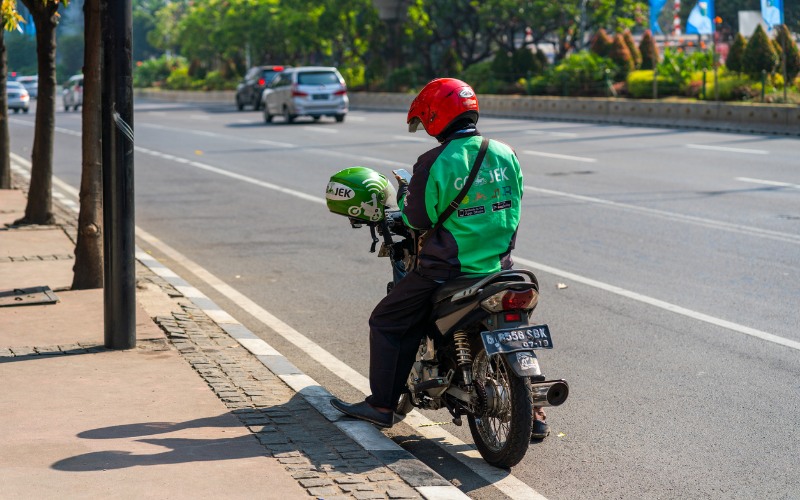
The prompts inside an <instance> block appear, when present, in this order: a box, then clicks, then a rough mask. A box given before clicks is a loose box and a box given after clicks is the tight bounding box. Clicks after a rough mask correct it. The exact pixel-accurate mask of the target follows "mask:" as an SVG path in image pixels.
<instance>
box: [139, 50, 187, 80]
mask: <svg viewBox="0 0 800 500" xmlns="http://www.w3.org/2000/svg"><path fill="white" fill-rule="evenodd" d="M178 68H185V69H186V71H187V74H188V64H187V62H186V59H184V58H182V57H169V56H167V55H162V56H161V57H159V58H158V59H148V60H147V61H140V62H139V63H137V64H136V65H135V66H134V68H133V86H134V87H139V88H143V87H163V86H165V84H166V81H167V77H169V75H170V74H171V73H172V72H173V71H174V70H176V69H178Z"/></svg>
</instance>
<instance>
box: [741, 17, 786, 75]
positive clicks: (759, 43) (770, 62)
mask: <svg viewBox="0 0 800 500" xmlns="http://www.w3.org/2000/svg"><path fill="white" fill-rule="evenodd" d="M776 64H778V55H777V54H776V53H775V49H774V48H773V47H772V42H771V41H770V39H769V37H767V33H766V32H765V31H764V28H762V27H761V25H758V26H757V27H756V31H755V33H753V36H752V37H750V41H748V42H747V47H745V49H744V57H743V58H742V69H743V70H744V72H745V73H747V74H748V75H750V76H751V77H753V78H761V74H762V73H763V72H765V71H766V72H767V73H771V72H772V71H773V70H774V69H775V65H776Z"/></svg>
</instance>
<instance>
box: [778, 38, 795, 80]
mask: <svg viewBox="0 0 800 500" xmlns="http://www.w3.org/2000/svg"><path fill="white" fill-rule="evenodd" d="M775 41H776V42H778V46H779V47H781V59H780V63H781V65H782V64H783V59H784V57H785V58H786V75H787V78H788V79H789V81H792V80H794V78H795V77H796V76H797V75H798V73H800V50H798V48H797V43H796V42H795V41H794V37H792V35H791V34H790V33H789V30H788V28H786V25H785V24H781V25H780V26H778V32H777V34H776V35H775ZM784 48H785V50H784ZM778 69H779V70H780V71H781V72H782V71H783V68H782V67H781V66H779V67H778Z"/></svg>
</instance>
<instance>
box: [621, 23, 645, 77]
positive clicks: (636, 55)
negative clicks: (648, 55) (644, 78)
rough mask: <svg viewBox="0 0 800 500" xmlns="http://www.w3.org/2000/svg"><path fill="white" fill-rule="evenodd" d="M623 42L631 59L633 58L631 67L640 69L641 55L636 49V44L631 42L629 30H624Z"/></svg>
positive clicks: (631, 37) (631, 36)
mask: <svg viewBox="0 0 800 500" xmlns="http://www.w3.org/2000/svg"><path fill="white" fill-rule="evenodd" d="M622 38H623V40H625V45H627V46H628V51H629V52H630V53H631V57H632V58H633V65H634V66H635V67H636V68H641V67H642V53H641V51H640V50H639V48H638V47H636V42H635V41H634V40H633V35H632V34H631V31H630V30H625V33H623V34H622Z"/></svg>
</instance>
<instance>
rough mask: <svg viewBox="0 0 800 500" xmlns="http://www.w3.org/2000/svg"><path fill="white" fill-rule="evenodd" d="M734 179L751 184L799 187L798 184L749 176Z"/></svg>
mask: <svg viewBox="0 0 800 500" xmlns="http://www.w3.org/2000/svg"><path fill="white" fill-rule="evenodd" d="M734 180H737V181H741V182H749V183H751V184H763V185H765V186H776V187H788V188H793V189H800V184H790V183H788V182H778V181H768V180H764V179H752V178H750V177H736V178H735V179H734Z"/></svg>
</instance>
